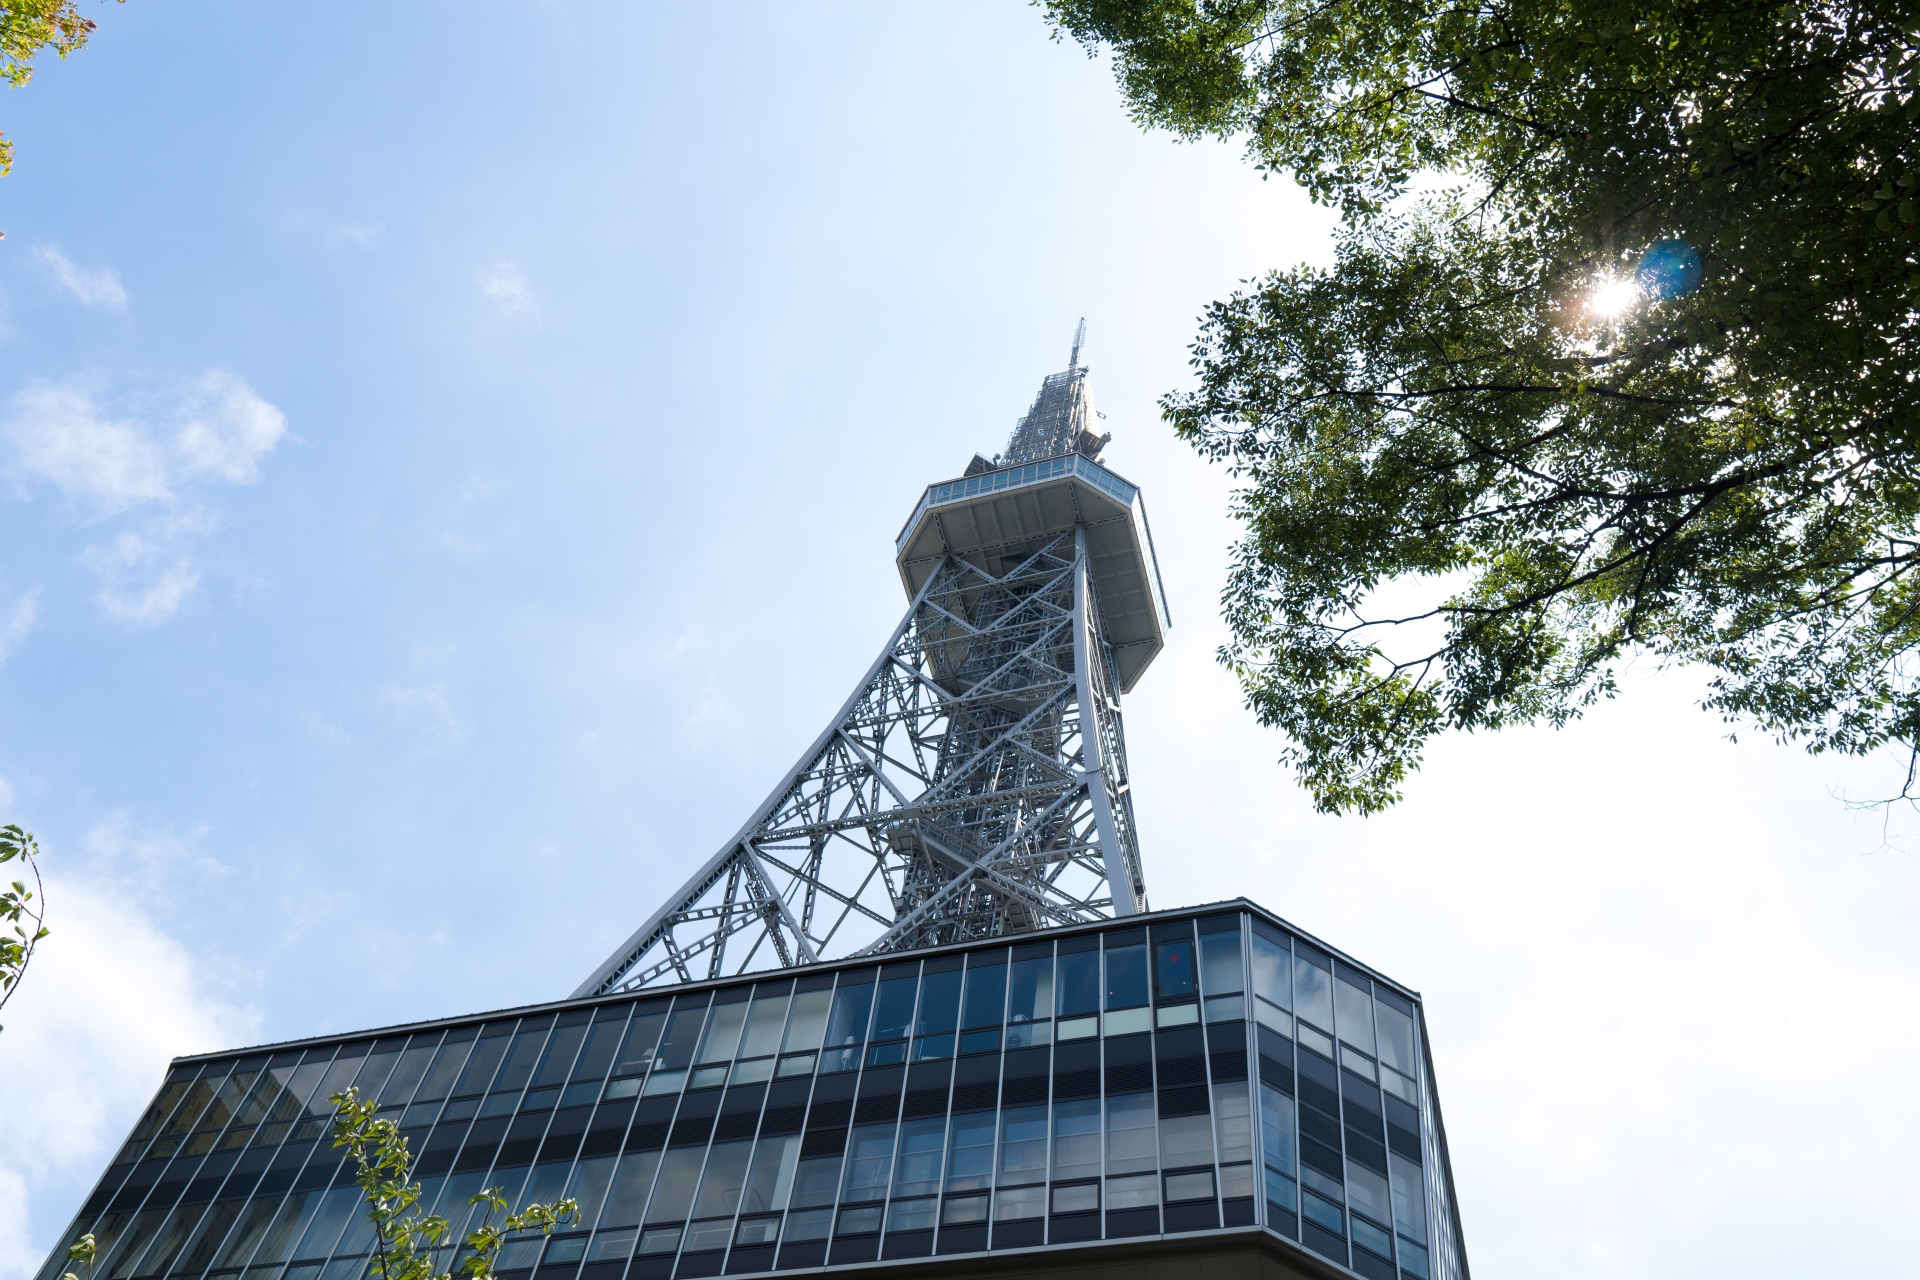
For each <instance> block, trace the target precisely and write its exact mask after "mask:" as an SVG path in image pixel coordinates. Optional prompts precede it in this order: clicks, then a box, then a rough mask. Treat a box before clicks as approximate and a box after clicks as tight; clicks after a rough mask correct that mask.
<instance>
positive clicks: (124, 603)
mask: <svg viewBox="0 0 1920 1280" xmlns="http://www.w3.org/2000/svg"><path fill="white" fill-rule="evenodd" d="M80 558H81V560H82V561H83V562H84V563H85V564H86V565H87V567H88V568H90V569H92V570H93V571H94V572H95V573H97V574H99V575H100V577H101V578H102V580H103V581H104V583H105V585H104V586H103V587H102V588H101V591H100V595H99V601H100V607H101V608H102V609H105V610H106V612H107V616H108V617H110V618H113V619H115V620H116V621H119V622H131V623H133V624H135V625H136V626H144V627H151V626H156V625H158V624H159V623H162V622H165V621H166V620H167V619H168V618H170V617H172V616H173V615H174V614H175V613H177V612H179V609H180V606H181V605H182V604H184V603H185V602H186V599H187V597H188V596H190V595H192V594H193V589H194V588H195V587H197V586H199V585H200V573H199V570H197V569H195V568H194V567H193V562H192V560H191V559H189V558H188V557H187V556H185V555H182V554H178V553H175V552H170V551H169V550H168V549H167V548H166V545H165V544H164V543H158V542H156V541H154V540H153V539H150V538H146V537H142V536H141V535H140V534H137V533H123V534H121V535H120V536H119V537H117V538H115V539H114V540H113V541H112V542H109V543H106V544H104V545H101V546H93V547H88V548H87V549H86V551H85V552H83V553H82V554H81V557H80Z"/></svg>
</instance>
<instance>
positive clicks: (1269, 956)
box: [1208, 933, 1293, 1009]
mask: <svg viewBox="0 0 1920 1280" xmlns="http://www.w3.org/2000/svg"><path fill="white" fill-rule="evenodd" d="M1208 941H1212V938H1211V937H1209V938H1208ZM1290 964H1291V958H1290V956H1289V955H1288V953H1287V948H1286V947H1284V946H1282V945H1280V944H1278V943H1276V942H1274V941H1273V940H1272V939H1270V938H1265V937H1262V936H1261V935H1260V934H1258V933H1256V934H1254V935H1253V993H1254V994H1255V995H1257V996H1259V997H1260V998H1261V999H1262V1000H1265V1001H1266V1002H1267V1003H1269V1004H1271V1005H1274V1006H1276V1007H1278V1008H1281V1009H1291V1008H1292V1007H1293V1000H1292V997H1291V995H1290V993H1291V991H1292V988H1293V981H1292V978H1291V976H1290V972H1289V970H1290Z"/></svg>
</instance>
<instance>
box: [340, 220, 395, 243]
mask: <svg viewBox="0 0 1920 1280" xmlns="http://www.w3.org/2000/svg"><path fill="white" fill-rule="evenodd" d="M386 238H387V229H386V227H385V226H383V225H382V224H380V223H378V222H347V223H342V224H341V225H340V226H337V227H335V228H334V229H333V230H332V231H329V232H328V233H327V243H328V244H347V245H352V246H353V247H354V248H356V249H377V248H379V247H380V245H381V243H382V242H383V241H385V240H386Z"/></svg>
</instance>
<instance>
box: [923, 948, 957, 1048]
mask: <svg viewBox="0 0 1920 1280" xmlns="http://www.w3.org/2000/svg"><path fill="white" fill-rule="evenodd" d="M960 977H961V975H960V971H959V970H958V969H953V970H949V971H948V972H946V973H929V974H927V975H925V976H924V977H922V978H921V979H920V1011H919V1013H918V1014H917V1015H916V1016H915V1017H914V1020H913V1034H914V1035H916V1036H947V1037H951V1035H952V1033H953V1030H954V1027H955V1026H956V1025H957V1024H958V1022H959V1020H960ZM950 1053H951V1050H949V1051H948V1053H947V1054H941V1055H939V1056H941V1057H947V1056H949V1054H950Z"/></svg>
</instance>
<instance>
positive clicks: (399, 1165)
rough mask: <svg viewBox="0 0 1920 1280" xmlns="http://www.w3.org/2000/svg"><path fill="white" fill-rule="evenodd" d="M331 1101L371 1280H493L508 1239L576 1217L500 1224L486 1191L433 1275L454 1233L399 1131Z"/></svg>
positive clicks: (539, 1209)
mask: <svg viewBox="0 0 1920 1280" xmlns="http://www.w3.org/2000/svg"><path fill="white" fill-rule="evenodd" d="M328 1101H330V1102H332V1103H333V1105H334V1117H333V1145H334V1146H336V1147H342V1148H345V1150H346V1151H347V1154H349V1155H351V1156H352V1157H353V1159H354V1163H355V1164H357V1165H358V1166H359V1173H358V1175H357V1176H356V1177H355V1179H354V1181H355V1182H356V1183H357V1184H358V1186H359V1187H360V1190H361V1193H362V1196H363V1197H364V1203H365V1204H366V1206H367V1217H368V1219H369V1220H370V1221H371V1222H372V1224H373V1258H372V1260H371V1262H370V1263H369V1265H368V1268H367V1277H368V1280H448V1277H449V1275H450V1274H452V1273H453V1270H457V1273H458V1274H459V1275H462V1276H465V1277H468V1280H492V1277H493V1264H494V1260H495V1259H496V1258H498V1257H499V1256H500V1250H501V1248H502V1247H503V1246H504V1245H505V1244H506V1243H507V1241H508V1240H509V1239H510V1238H511V1237H513V1236H516V1235H524V1234H526V1233H528V1232H532V1231H538V1232H540V1233H541V1234H542V1235H552V1234H553V1230H554V1228H555V1227H561V1226H566V1225H568V1224H569V1223H571V1222H572V1221H573V1220H574V1219H575V1218H576V1217H577V1216H578V1215H579V1212H580V1206H579V1205H578V1204H577V1203H576V1202H575V1201H572V1200H556V1201H554V1202H553V1203H552V1204H530V1205H527V1206H526V1207H525V1208H523V1209H521V1210H520V1211H519V1212H518V1213H511V1214H506V1216H505V1217H504V1218H502V1219H501V1220H500V1221H499V1222H497V1223H496V1222H495V1221H494V1215H495V1214H497V1213H503V1212H504V1211H505V1209H506V1207H507V1202H506V1199H505V1198H504V1197H503V1196H502V1195H501V1194H500V1189H499V1188H498V1187H488V1188H486V1189H485V1190H483V1191H481V1192H479V1193H478V1194H476V1195H475V1196H474V1197H473V1198H472V1199H470V1200H468V1201H467V1203H468V1204H470V1205H485V1206H486V1212H485V1213H484V1214H483V1215H482V1216H481V1219H480V1223H479V1225H478V1226H476V1227H474V1229H473V1230H471V1231H469V1232H467V1234H466V1235H465V1236H464V1237H463V1238H462V1240H461V1248H460V1250H459V1253H458V1256H457V1261H458V1267H457V1268H456V1269H453V1270H449V1271H436V1270H435V1269H434V1265H433V1251H434V1249H435V1248H437V1247H438V1246H440V1245H441V1244H444V1243H445V1242H446V1240H447V1237H448V1235H449V1234H450V1232H451V1228H450V1227H449V1225H448V1223H447V1220H446V1219H445V1218H444V1217H441V1216H439V1215H438V1214H429V1213H427V1212H426V1211H425V1210H424V1209H422V1208H421V1206H420V1184H419V1183H418V1182H415V1181H414V1180H413V1176H412V1175H413V1156H412V1154H411V1153H410V1152H409V1151H408V1150H407V1140H406V1139H405V1138H404V1137H402V1136H401V1135H400V1127H399V1126H398V1125H396V1124H395V1123H394V1122H393V1121H391V1120H382V1119H379V1118H378V1117H377V1115H376V1111H377V1107H376V1105H375V1104H374V1103H373V1102H371V1101H366V1100H363V1099H362V1098H361V1097H360V1091H359V1090H358V1089H348V1090H347V1091H346V1092H345V1093H336V1094H334V1095H333V1096H332V1097H331V1098H329V1099H328ZM63 1280H64V1278H63Z"/></svg>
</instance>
